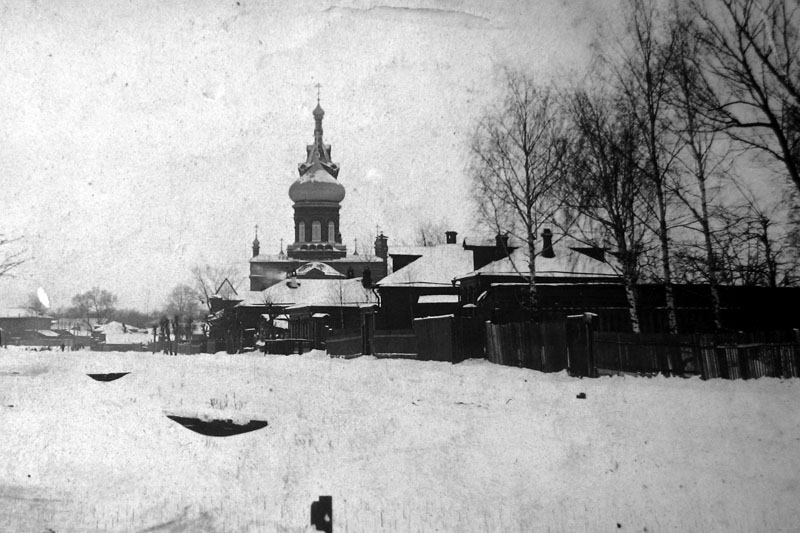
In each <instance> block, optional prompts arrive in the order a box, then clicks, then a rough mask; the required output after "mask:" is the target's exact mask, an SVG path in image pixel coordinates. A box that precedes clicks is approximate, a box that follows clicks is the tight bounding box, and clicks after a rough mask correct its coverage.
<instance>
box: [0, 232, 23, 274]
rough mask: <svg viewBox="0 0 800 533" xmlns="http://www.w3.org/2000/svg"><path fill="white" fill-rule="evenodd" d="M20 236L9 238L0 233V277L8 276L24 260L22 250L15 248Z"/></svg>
mask: <svg viewBox="0 0 800 533" xmlns="http://www.w3.org/2000/svg"><path fill="white" fill-rule="evenodd" d="M19 241H20V238H19V237H17V238H9V237H6V236H5V235H3V234H2V233H0V250H1V251H2V253H0V277H3V276H9V275H11V273H12V272H13V271H14V269H16V268H17V267H18V266H20V265H21V264H23V263H24V262H25V258H24V256H23V254H24V252H22V251H20V250H15V249H14V248H15V244H16V243H18V242H19Z"/></svg>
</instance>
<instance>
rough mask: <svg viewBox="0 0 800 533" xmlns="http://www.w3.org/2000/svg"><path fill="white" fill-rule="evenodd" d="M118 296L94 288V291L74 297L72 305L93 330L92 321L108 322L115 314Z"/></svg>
mask: <svg viewBox="0 0 800 533" xmlns="http://www.w3.org/2000/svg"><path fill="white" fill-rule="evenodd" d="M116 304H117V296H116V295H115V294H112V293H110V292H108V291H107V290H104V289H100V288H99V287H93V288H92V290H90V291H86V292H84V293H82V294H76V295H75V296H73V297H72V305H73V306H74V307H75V308H76V310H77V311H78V313H79V314H80V316H81V318H83V320H84V321H85V322H86V325H87V326H88V327H89V329H90V330H91V328H92V319H95V320H97V321H98V322H102V321H104V320H108V319H109V318H110V317H111V315H112V313H113V312H114V307H115V306H116Z"/></svg>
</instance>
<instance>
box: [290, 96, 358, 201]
mask: <svg viewBox="0 0 800 533" xmlns="http://www.w3.org/2000/svg"><path fill="white" fill-rule="evenodd" d="M313 115H314V124H315V128H314V143H313V144H309V145H308V146H306V161H305V162H304V163H300V165H298V169H297V170H298V172H299V173H300V177H299V178H297V180H296V181H295V182H294V183H292V186H291V187H289V198H291V199H292V201H293V202H295V203H297V202H334V203H339V202H341V201H342V200H344V186H343V185H342V184H341V183H339V181H338V180H337V179H336V178H337V177H338V175H339V165H337V164H336V163H334V162H332V161H331V145H329V144H325V142H324V141H323V139H322V117H323V116H324V115H325V111H324V110H323V109H322V106H320V104H319V100H317V107H316V108H315V109H314V111H313Z"/></svg>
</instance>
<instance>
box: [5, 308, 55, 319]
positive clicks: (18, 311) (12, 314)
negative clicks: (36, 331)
mask: <svg viewBox="0 0 800 533" xmlns="http://www.w3.org/2000/svg"><path fill="white" fill-rule="evenodd" d="M0 318H52V317H51V316H49V315H40V314H38V313H36V312H35V311H32V310H31V309H26V308H25V307H4V308H2V309H0Z"/></svg>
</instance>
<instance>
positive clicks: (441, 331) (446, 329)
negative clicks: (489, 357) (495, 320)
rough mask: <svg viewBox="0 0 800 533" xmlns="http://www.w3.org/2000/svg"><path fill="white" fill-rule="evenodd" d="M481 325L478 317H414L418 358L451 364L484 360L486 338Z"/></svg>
mask: <svg viewBox="0 0 800 533" xmlns="http://www.w3.org/2000/svg"><path fill="white" fill-rule="evenodd" d="M481 325H482V324H481V322H480V321H479V320H477V319H474V318H466V317H456V316H453V315H443V316H434V317H426V318H416V319H414V334H415V336H416V339H417V349H418V353H419V355H418V356H417V359H420V360H423V361H449V362H451V363H460V362H461V361H463V360H465V359H470V358H479V359H482V358H483V357H484V351H483V346H484V338H483V331H482V328H481Z"/></svg>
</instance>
